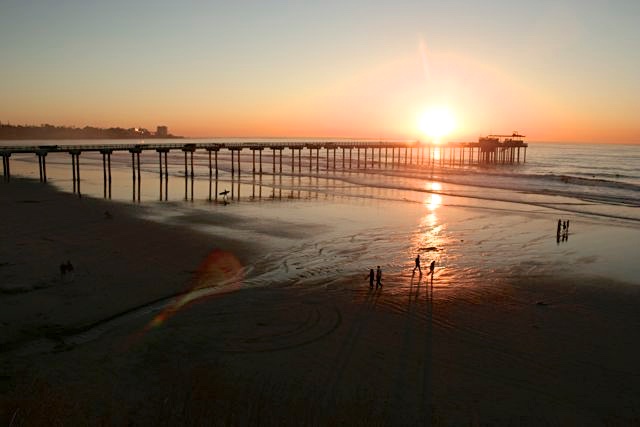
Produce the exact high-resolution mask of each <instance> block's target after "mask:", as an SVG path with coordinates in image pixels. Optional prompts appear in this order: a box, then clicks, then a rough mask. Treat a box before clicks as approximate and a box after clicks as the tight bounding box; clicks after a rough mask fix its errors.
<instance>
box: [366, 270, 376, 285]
mask: <svg viewBox="0 0 640 427" xmlns="http://www.w3.org/2000/svg"><path fill="white" fill-rule="evenodd" d="M366 278H367V277H366V276H365V279H366ZM373 278H374V273H373V268H372V269H370V270H369V287H370V288H371V289H373Z"/></svg>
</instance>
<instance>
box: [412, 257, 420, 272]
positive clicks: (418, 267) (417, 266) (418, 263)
mask: <svg viewBox="0 0 640 427" xmlns="http://www.w3.org/2000/svg"><path fill="white" fill-rule="evenodd" d="M416 268H417V269H418V271H419V272H420V274H422V269H421V268H420V254H418V256H416V266H415V267H413V273H415V272H416Z"/></svg>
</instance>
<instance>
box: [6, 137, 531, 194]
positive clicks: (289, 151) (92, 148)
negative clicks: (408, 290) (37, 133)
mask: <svg viewBox="0 0 640 427" xmlns="http://www.w3.org/2000/svg"><path fill="white" fill-rule="evenodd" d="M523 137H524V136H523V135H520V134H518V133H517V132H514V133H513V134H511V135H489V136H487V137H484V138H480V139H479V141H478V142H450V143H444V144H431V143H420V142H418V141H371V140H326V141H320V140H319V141H308V140H307V141H294V140H291V141H287V140H283V141H281V142H276V141H269V142H264V141H256V142H249V141H247V142H211V143H207V142H204V143H175V144H173V143H172V144H153V143H150V144H144V143H143V144H140V143H136V144H95V145H38V146H5V147H0V157H2V164H3V178H4V180H5V181H10V179H11V165H10V160H11V158H12V156H16V155H29V154H33V155H36V156H37V157H38V165H39V179H40V181H41V182H43V183H45V182H47V163H46V159H47V155H50V154H55V153H67V154H69V155H70V156H71V177H72V180H73V192H74V193H77V194H80V183H81V180H80V158H81V154H83V153H96V154H99V155H101V156H102V176H103V189H104V197H105V198H110V197H111V184H112V177H111V176H112V175H111V156H112V155H113V153H117V152H121V153H130V154H131V171H132V182H133V199H134V200H136V199H137V200H139V199H140V189H141V186H140V182H141V179H142V175H141V169H140V167H141V166H140V165H141V160H140V155H141V154H142V153H144V152H154V151H155V152H157V153H158V163H157V165H158V172H159V177H160V194H161V200H162V198H163V197H162V194H163V193H164V198H165V200H166V197H167V193H168V181H169V172H168V161H167V158H168V156H169V155H170V153H171V152H180V151H182V152H183V153H184V178H185V200H187V199H189V195H188V190H189V188H188V186H187V178H190V179H191V181H192V185H191V195H190V198H191V199H193V179H194V176H195V168H194V154H195V153H201V154H203V155H207V157H208V172H209V178H210V180H211V179H212V178H213V177H214V176H215V178H216V181H217V178H218V175H219V171H220V167H219V158H218V157H219V154H220V153H221V152H226V153H227V154H230V157H231V161H230V165H229V163H228V162H227V165H228V166H230V173H231V177H232V179H234V178H235V177H236V176H237V177H238V179H239V178H240V176H241V173H242V170H241V164H242V163H241V155H243V154H244V156H248V153H247V152H248V151H250V152H251V174H252V175H253V176H256V175H259V176H262V175H263V174H265V173H268V172H265V169H264V168H263V166H264V165H263V155H262V154H263V151H265V150H268V151H265V154H266V155H267V158H269V157H271V159H269V160H270V162H269V160H267V162H268V163H271V165H270V166H271V167H269V166H267V169H266V170H267V171H268V170H270V171H271V174H272V175H274V176H276V175H282V174H290V175H295V174H298V175H302V174H303V173H308V174H315V175H320V174H321V173H325V174H327V175H329V174H330V173H331V172H336V171H344V172H349V171H362V172H366V171H370V170H371V171H373V170H384V169H391V170H398V169H416V168H418V169H421V168H428V167H435V166H438V167H465V166H466V167H468V166H476V167H484V166H497V165H513V164H518V163H524V162H526V156H527V147H528V144H527V143H525V142H524V141H523V140H522V138H523ZM245 150H246V151H245ZM269 151H270V153H269ZM243 152H244V153H243ZM256 152H257V153H256ZM256 154H257V155H256ZM269 154H270V156H269ZM283 157H284V158H285V159H286V160H288V162H289V164H290V168H289V169H286V170H285V169H283ZM244 158H245V161H246V158H247V157H244ZM268 163H267V165H268ZM305 163H306V165H305ZM211 190H212V189H210V191H209V200H212V197H211V196H212V195H211V192H212V191H211ZM217 194H218V193H217V189H216V192H215V199H216V200H217Z"/></svg>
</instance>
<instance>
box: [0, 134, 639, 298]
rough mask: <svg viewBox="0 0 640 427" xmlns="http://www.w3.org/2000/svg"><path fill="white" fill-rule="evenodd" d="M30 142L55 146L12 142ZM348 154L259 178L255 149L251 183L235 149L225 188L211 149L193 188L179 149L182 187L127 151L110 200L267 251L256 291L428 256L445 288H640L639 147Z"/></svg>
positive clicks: (88, 162)
mask: <svg viewBox="0 0 640 427" xmlns="http://www.w3.org/2000/svg"><path fill="white" fill-rule="evenodd" d="M211 141H212V140H183V141H182V140H181V141H178V142H179V143H182V142H184V143H192V142H195V143H197V142H211ZM238 141H239V140H237V139H236V140H234V141H233V142H238ZM240 141H241V140H240ZM127 142H133V141H127ZM138 142H139V143H144V141H138ZM176 142H177V141H176V140H168V141H167V143H172V144H175V143H176ZM46 143H47V144H49V143H51V142H50V141H47V142H46ZM56 143H57V144H59V145H65V144H67V143H68V144H77V145H81V144H87V143H92V144H96V143H113V141H56ZM148 143H153V144H156V143H158V141H157V140H153V141H148ZM17 144H26V145H29V144H35V145H39V144H43V142H42V141H39V142H38V141H20V142H6V141H5V142H4V143H3V144H2V145H5V146H7V145H17ZM336 151H337V154H336V156H337V159H336V165H337V170H335V171H334V170H333V158H332V157H330V158H329V159H328V160H329V167H328V168H327V159H326V157H325V156H326V151H325V150H320V153H319V154H320V160H319V170H318V171H317V172H316V159H315V155H314V158H313V163H312V167H310V166H309V154H308V151H307V150H303V153H302V156H301V158H302V164H301V166H300V165H299V164H298V158H297V157H296V158H294V159H293V160H294V167H293V171H292V163H291V161H292V158H291V154H290V150H286V149H285V150H284V151H283V159H282V173H279V169H280V163H279V158H278V157H276V162H275V168H276V174H273V173H272V171H273V168H274V163H273V157H272V153H271V150H264V152H263V158H262V163H263V166H262V169H263V174H262V176H261V175H259V174H255V175H254V174H253V173H252V155H251V151H249V150H244V151H243V152H242V157H241V174H240V175H238V174H237V170H236V175H234V176H233V178H232V176H231V162H230V160H231V158H230V155H229V152H228V151H227V150H221V151H220V155H219V169H220V172H219V176H218V178H217V179H215V177H214V179H211V180H210V178H209V169H208V161H209V160H208V155H207V153H206V151H202V152H196V154H195V156H194V165H195V169H194V179H193V180H191V179H190V177H189V175H190V171H189V173H188V174H187V176H186V177H185V173H184V167H185V165H184V157H183V154H182V153H181V152H179V151H177V150H176V151H173V152H171V153H170V154H169V156H168V169H169V179H168V181H167V180H162V181H161V180H160V179H159V166H158V155H157V153H156V152H155V151H150V152H148V153H147V152H144V153H143V154H142V155H141V169H142V176H141V179H140V180H139V181H136V182H134V181H133V180H132V169H131V161H132V160H131V156H130V155H129V154H128V153H114V154H113V155H112V168H113V171H112V174H113V183H112V188H111V194H110V196H111V199H113V200H116V201H120V202H127V203H135V204H136V205H138V204H139V205H140V206H141V215H144V216H145V217H147V218H149V219H150V220H154V221H164V222H169V223H180V224H183V225H187V226H189V227H192V228H197V229H199V230H201V231H203V232H205V233H210V234H211V235H212V236H215V235H217V234H220V233H223V234H224V235H225V236H229V235H232V236H234V237H235V238H238V239H241V240H246V241H247V242H250V243H251V244H255V245H260V246H262V247H264V257H262V258H261V259H258V260H255V262H254V263H252V265H250V266H247V272H246V273H247V274H246V277H247V279H246V280H245V281H244V282H245V285H247V286H276V284H277V285H278V286H288V285H303V286H326V287H340V286H342V284H344V283H352V282H353V278H354V277H356V276H357V275H362V277H363V278H364V276H365V273H366V272H367V271H368V269H369V268H374V267H375V266H377V265H382V268H383V270H384V271H385V277H388V278H389V279H390V280H389V281H390V282H393V283H396V284H397V287H396V289H397V291H402V289H403V286H406V285H408V283H409V281H410V274H409V272H410V270H411V268H412V267H413V260H414V257H415V255H416V254H421V256H422V257H423V259H424V264H428V262H429V261H431V260H436V261H437V274H436V277H438V279H439V281H438V284H437V286H441V287H443V288H447V287H449V288H452V289H453V288H461V287H465V286H467V287H477V283H478V281H479V280H485V278H486V279H487V282H489V283H493V284H495V285H497V284H500V285H503V284H504V282H505V281H508V280H521V279H523V278H531V277H549V276H553V275H556V276H557V275H560V274H574V275H591V276H593V275H596V276H598V277H603V278H606V279H607V280H616V281H621V282H625V283H633V284H640V267H639V266H638V265H636V264H637V263H636V259H635V258H637V256H636V255H634V254H636V253H637V248H638V247H639V246H640V209H638V208H639V207H640V168H639V167H638V166H640V146H638V145H635V146H634V145H616V144H577V143H576V144H566V143H536V142H530V143H529V148H528V151H527V157H526V163H519V164H513V165H464V166H460V165H456V166H450V165H443V166H440V165H439V164H435V165H420V166H417V165H414V166H413V167H409V168H405V167H401V168H391V167H389V166H386V167H385V165H384V157H383V158H382V164H378V154H377V153H376V156H375V159H373V160H374V163H373V165H371V164H370V162H371V152H370V151H369V154H368V156H369V157H368V159H369V163H367V168H366V169H365V168H364V160H361V162H362V163H361V165H360V169H358V170H357V171H356V170H351V171H343V170H341V166H342V153H341V150H336ZM256 155H257V154H256ZM361 155H364V153H362V154H361ZM383 156H384V155H383ZM414 161H415V160H414ZM80 164H81V166H80V169H81V180H82V181H81V193H82V194H83V196H91V197H96V198H102V197H105V195H106V196H107V197H108V196H109V194H108V193H107V192H106V190H105V187H104V185H103V170H102V158H101V156H100V155H99V154H91V153H83V154H82V155H81V156H80ZM352 164H353V166H354V167H355V165H356V160H355V150H354V154H353V158H352ZM11 165H12V166H11V167H12V174H14V175H19V176H26V177H30V178H35V179H37V178H38V165H37V158H36V156H34V155H18V154H16V155H13V156H12V157H11ZM299 170H300V172H298V171H299ZM47 173H48V178H49V182H50V183H51V184H53V185H55V186H56V187H58V188H59V189H61V190H62V191H67V192H71V191H72V189H73V186H72V179H71V158H70V156H69V155H68V154H63V153H59V154H58V153H54V154H49V155H48V156H47ZM224 190H228V191H229V194H228V196H226V197H225V199H227V202H226V203H222V202H223V196H222V195H220V193H221V192H223V191H224ZM559 219H560V220H562V221H566V220H570V228H569V233H568V234H567V236H566V239H565V236H564V235H563V236H562V238H560V237H559V236H557V233H556V226H557V222H558V220H559ZM347 279H348V280H347ZM363 283H364V279H363Z"/></svg>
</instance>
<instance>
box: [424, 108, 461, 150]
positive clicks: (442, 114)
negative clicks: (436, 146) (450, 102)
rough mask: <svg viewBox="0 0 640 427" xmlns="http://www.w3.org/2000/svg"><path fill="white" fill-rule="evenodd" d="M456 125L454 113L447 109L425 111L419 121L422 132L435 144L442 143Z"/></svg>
mask: <svg viewBox="0 0 640 427" xmlns="http://www.w3.org/2000/svg"><path fill="white" fill-rule="evenodd" d="M455 125H456V123H455V118H454V116H453V113H452V112H451V110H449V109H448V108H445V107H437V108H432V109H430V110H427V111H425V112H424V113H422V115H421V116H420V118H419V121H418V126H419V128H420V131H421V132H422V133H424V134H425V135H426V136H427V137H429V138H430V139H431V142H435V143H440V142H442V138H444V137H445V136H447V135H448V134H450V133H451V132H452V131H453V130H454V128H455Z"/></svg>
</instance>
